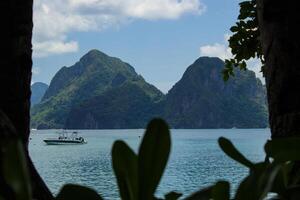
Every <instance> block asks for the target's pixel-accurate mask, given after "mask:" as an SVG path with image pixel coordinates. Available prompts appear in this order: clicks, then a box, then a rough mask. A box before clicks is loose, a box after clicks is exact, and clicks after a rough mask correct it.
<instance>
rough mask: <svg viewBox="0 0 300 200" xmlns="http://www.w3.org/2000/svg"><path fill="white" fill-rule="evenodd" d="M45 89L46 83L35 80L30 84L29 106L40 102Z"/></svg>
mask: <svg viewBox="0 0 300 200" xmlns="http://www.w3.org/2000/svg"><path fill="white" fill-rule="evenodd" d="M47 89H48V85H47V84H46V83H42V82H35V83H33V84H32V85H31V99H30V101H31V106H34V105H35V104H38V103H40V102H41V100H42V98H43V96H44V94H45V92H46V90H47Z"/></svg>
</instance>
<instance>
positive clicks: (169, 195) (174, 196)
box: [165, 192, 182, 200]
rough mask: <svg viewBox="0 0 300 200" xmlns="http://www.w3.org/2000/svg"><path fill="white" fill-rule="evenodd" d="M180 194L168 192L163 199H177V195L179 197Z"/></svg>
mask: <svg viewBox="0 0 300 200" xmlns="http://www.w3.org/2000/svg"><path fill="white" fill-rule="evenodd" d="M181 196H182V194H181V193H178V192H169V193H168V194H166V195H165V200H177V199H179V197H181Z"/></svg>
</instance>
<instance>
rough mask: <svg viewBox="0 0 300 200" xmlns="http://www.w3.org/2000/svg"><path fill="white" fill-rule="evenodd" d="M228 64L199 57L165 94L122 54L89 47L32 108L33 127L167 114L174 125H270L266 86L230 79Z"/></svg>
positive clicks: (99, 125)
mask: <svg viewBox="0 0 300 200" xmlns="http://www.w3.org/2000/svg"><path fill="white" fill-rule="evenodd" d="M223 66H224V62H223V61H222V60H220V59H218V58H209V57H201V58H199V59H198V60H197V61H195V63H194V64H192V65H191V66H190V67H188V69H187V70H186V72H185V73H184V75H183V77H182V79H181V80H180V81H179V82H178V83H176V84H175V85H174V86H173V88H172V89H171V90H170V91H169V93H168V94H167V95H164V94H163V93H162V92H160V91H159V90H158V89H157V88H155V87H154V86H153V85H151V84H149V83H147V82H146V81H145V80H144V79H143V77H142V76H140V75H138V74H137V73H136V72H135V70H134V68H133V67H132V66H130V65H129V64H127V63H125V62H123V61H121V60H120V59H118V58H113V57H110V56H108V55H105V54H104V53H102V52H100V51H98V50H91V51H90V52H88V53H87V54H86V55H84V56H83V57H82V58H81V59H80V61H79V62H77V63H76V64H75V65H73V66H71V67H63V68H62V69H61V70H60V71H59V72H58V73H57V74H56V75H55V77H54V78H53V80H52V81H51V84H50V86H49V88H48V90H47V91H46V93H45V95H44V97H43V99H42V102H40V103H39V104H38V105H36V106H34V107H33V109H32V118H31V119H32V124H31V125H32V127H34V128H40V129H43V128H44V129H45V128H68V129H109V128H116V129H117V128H144V127H145V125H146V124H147V122H148V121H149V120H150V119H151V118H153V117H164V118H165V119H166V120H167V121H168V122H169V123H170V125H171V127H174V128H232V127H237V128H253V127H266V126H267V109H266V102H265V99H266V97H265V95H266V94H265V90H264V87H263V85H262V83H261V82H260V80H259V79H257V78H256V77H255V73H254V72H252V71H246V72H239V71H237V72H236V73H235V74H236V75H235V77H234V78H232V79H230V80H229V81H227V82H224V81H223V80H222V77H221V76H220V74H221V71H222V68H223Z"/></svg>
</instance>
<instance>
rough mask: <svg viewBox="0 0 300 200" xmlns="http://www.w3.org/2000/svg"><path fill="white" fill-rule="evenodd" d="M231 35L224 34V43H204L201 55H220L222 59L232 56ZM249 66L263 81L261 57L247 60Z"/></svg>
mask: <svg viewBox="0 0 300 200" xmlns="http://www.w3.org/2000/svg"><path fill="white" fill-rule="evenodd" d="M229 37H230V35H229V34H225V35H224V41H223V42H222V43H215V44H213V45H204V46H201V47H200V56H211V57H218V58H221V59H222V60H225V59H228V58H232V53H231V48H229V46H228V39H229ZM247 66H248V68H249V69H250V70H252V71H254V72H255V74H256V77H258V78H259V79H260V80H261V81H262V82H263V83H264V82H265V79H264V77H263V74H262V72H261V69H260V68H261V62H260V60H259V59H250V60H249V61H247Z"/></svg>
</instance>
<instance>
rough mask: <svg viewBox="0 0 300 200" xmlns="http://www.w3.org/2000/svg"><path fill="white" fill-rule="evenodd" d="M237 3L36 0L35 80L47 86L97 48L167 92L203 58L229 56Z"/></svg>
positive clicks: (233, 0) (222, 0)
mask: <svg viewBox="0 0 300 200" xmlns="http://www.w3.org/2000/svg"><path fill="white" fill-rule="evenodd" d="M238 2H239V1H238V0H182V1H178V0H66V1H60V0H36V1H35V6H34V23H35V27H34V36H33V48H34V58H33V62H34V64H33V82H37V81H41V82H45V83H48V84H49V83H50V81H51V79H52V77H53V76H54V74H55V73H56V72H57V71H58V70H59V69H60V68H61V67H62V66H71V65H73V64H74V63H75V62H77V61H78V60H79V59H80V57H81V56H83V55H84V54H85V53H87V52H88V51H89V50H90V49H98V50H100V51H103V52H104V53H106V54H108V55H110V56H114V57H119V58H121V59H122V60H123V61H125V62H128V63H130V64H131V65H132V66H133V67H134V68H135V69H136V71H137V73H139V74H141V75H142V76H143V77H144V78H145V79H146V81H148V82H150V83H151V84H153V85H155V86H156V87H158V88H159V89H161V90H162V91H163V92H167V91H168V90H169V89H170V88H171V87H172V85H173V84H174V83H176V82H177V81H178V80H179V79H180V78H181V76H182V74H183V72H184V71H185V69H186V68H187V67H188V66H189V65H190V64H191V63H193V62H194V61H195V60H196V59H197V58H198V57H199V56H201V55H208V56H218V57H221V58H223V59H224V58H226V57H228V56H230V50H229V49H228V47H227V42H226V37H228V34H230V31H229V28H230V26H231V25H233V23H234V22H235V20H236V18H237V15H238V10H239V7H238ZM253 65H255V64H253ZM254 70H255V71H258V68H257V66H254Z"/></svg>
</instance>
